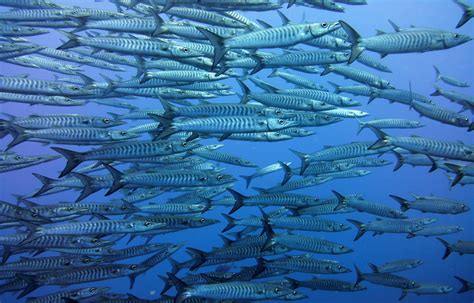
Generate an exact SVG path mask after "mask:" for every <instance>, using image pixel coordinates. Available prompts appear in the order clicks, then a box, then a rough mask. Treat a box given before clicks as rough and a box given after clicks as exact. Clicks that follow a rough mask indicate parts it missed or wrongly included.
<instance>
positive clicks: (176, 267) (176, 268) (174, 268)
mask: <svg viewBox="0 0 474 303" xmlns="http://www.w3.org/2000/svg"><path fill="white" fill-rule="evenodd" d="M168 262H170V265H171V272H172V273H173V275H176V274H177V273H178V272H179V271H180V270H181V266H180V264H179V262H178V261H176V260H175V259H173V258H171V257H169V258H168Z"/></svg>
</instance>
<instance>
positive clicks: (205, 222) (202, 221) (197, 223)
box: [189, 216, 220, 227]
mask: <svg viewBox="0 0 474 303" xmlns="http://www.w3.org/2000/svg"><path fill="white" fill-rule="evenodd" d="M218 223H220V221H219V220H216V219H210V218H204V217H199V216H196V217H193V218H192V219H191V220H190V222H189V225H190V227H203V226H209V225H214V224H218Z"/></svg>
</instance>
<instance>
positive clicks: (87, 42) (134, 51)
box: [60, 34, 203, 58]
mask: <svg viewBox="0 0 474 303" xmlns="http://www.w3.org/2000/svg"><path fill="white" fill-rule="evenodd" d="M67 35H68V37H69V38H70V39H71V40H70V41H69V42H67V43H66V44H64V45H63V46H61V47H60V49H67V48H71V47H76V46H79V45H84V46H90V47H93V48H98V49H102V50H107V51H112V52H118V53H123V54H131V55H142V56H160V57H165V58H173V57H175V56H176V57H198V56H201V55H203V54H202V53H201V52H198V51H196V50H192V49H189V48H187V47H183V46H179V45H169V44H165V43H163V42H160V41H155V40H145V39H133V38H115V37H114V38H112V37H93V38H85V37H79V36H76V35H73V34H67Z"/></svg>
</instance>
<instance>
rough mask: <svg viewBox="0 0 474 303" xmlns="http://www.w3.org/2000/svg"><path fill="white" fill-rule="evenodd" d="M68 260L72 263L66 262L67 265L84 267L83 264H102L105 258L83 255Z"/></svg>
mask: <svg viewBox="0 0 474 303" xmlns="http://www.w3.org/2000/svg"><path fill="white" fill-rule="evenodd" d="M66 262H69V263H70V264H65V265H71V266H72V267H83V266H95V265H100V264H102V263H103V262H104V259H95V258H91V257H88V256H83V257H79V258H74V259H70V260H67V261H66Z"/></svg>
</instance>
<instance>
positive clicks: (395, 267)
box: [369, 227, 429, 273]
mask: <svg viewBox="0 0 474 303" xmlns="http://www.w3.org/2000/svg"><path fill="white" fill-rule="evenodd" d="M427 228H429V227H427ZM422 264H423V261H422V260H418V259H403V260H396V261H391V262H386V263H384V264H382V265H377V266H376V265H374V264H369V266H370V267H371V269H372V271H373V272H376V273H394V272H400V271H406V270H409V269H413V268H416V267H418V266H420V265H422Z"/></svg>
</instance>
